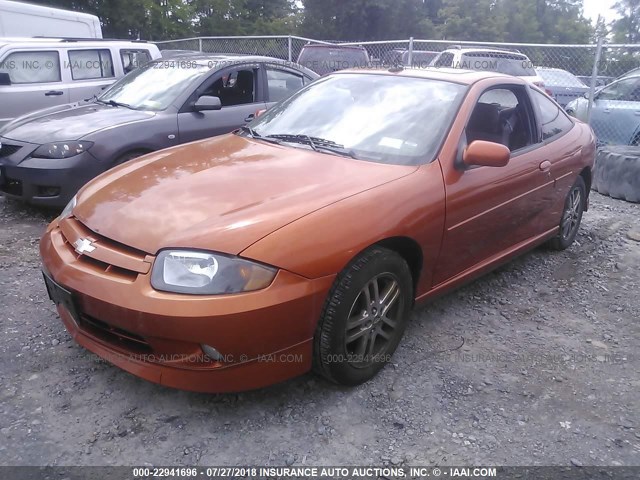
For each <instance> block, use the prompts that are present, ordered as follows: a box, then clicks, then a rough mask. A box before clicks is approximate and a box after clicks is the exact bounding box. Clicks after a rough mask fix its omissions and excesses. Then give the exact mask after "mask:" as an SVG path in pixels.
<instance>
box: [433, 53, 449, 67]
mask: <svg viewBox="0 0 640 480" xmlns="http://www.w3.org/2000/svg"><path fill="white" fill-rule="evenodd" d="M452 63H453V53H443V54H441V55H440V57H438V59H437V60H436V61H435V63H434V67H450V66H451V64H452Z"/></svg>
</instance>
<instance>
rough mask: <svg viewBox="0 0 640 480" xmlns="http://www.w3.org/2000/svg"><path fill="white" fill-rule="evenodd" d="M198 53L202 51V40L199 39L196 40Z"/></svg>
mask: <svg viewBox="0 0 640 480" xmlns="http://www.w3.org/2000/svg"><path fill="white" fill-rule="evenodd" d="M198 51H200V52H201V51H202V39H201V38H199V39H198Z"/></svg>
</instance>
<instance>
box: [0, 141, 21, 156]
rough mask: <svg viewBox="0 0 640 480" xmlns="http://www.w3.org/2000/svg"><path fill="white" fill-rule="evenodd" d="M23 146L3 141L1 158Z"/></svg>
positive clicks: (0, 148)
mask: <svg viewBox="0 0 640 480" xmlns="http://www.w3.org/2000/svg"><path fill="white" fill-rule="evenodd" d="M21 148H22V147H21V146H20V145H9V144H7V143H2V146H1V147H0V158H2V157H8V156H10V155H13V154H14V153H16V152H17V151H18V150H20V149H21Z"/></svg>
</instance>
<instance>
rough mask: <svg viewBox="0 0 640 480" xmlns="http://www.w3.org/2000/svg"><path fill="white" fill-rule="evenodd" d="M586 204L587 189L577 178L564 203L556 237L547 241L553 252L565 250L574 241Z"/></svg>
mask: <svg viewBox="0 0 640 480" xmlns="http://www.w3.org/2000/svg"><path fill="white" fill-rule="evenodd" d="M586 204H587V187H586V185H585V183H584V179H583V178H582V177H581V176H578V178H577V179H576V181H575V183H574V184H573V186H572V187H571V190H569V193H568V194H567V198H566V200H565V202H564V210H563V211H562V218H561V219H560V228H559V232H558V235H557V236H556V237H554V238H552V239H551V240H550V241H549V247H550V248H552V249H554V250H566V249H567V248H569V247H570V246H571V244H572V243H573V241H574V240H575V239H576V235H577V234H578V230H580V223H581V222H582V215H583V213H584V209H585V206H586Z"/></svg>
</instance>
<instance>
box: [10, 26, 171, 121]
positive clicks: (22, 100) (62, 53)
mask: <svg viewBox="0 0 640 480" xmlns="http://www.w3.org/2000/svg"><path fill="white" fill-rule="evenodd" d="M159 57H160V51H159V50H158V47H156V46H155V45H154V44H152V43H146V42H138V41H120V40H88V41H85V40H72V39H60V38H22V39H6V38H0V105H2V107H1V108H0V127H1V126H2V125H4V124H6V123H8V122H10V121H11V120H13V119H14V118H17V117H19V116H20V115H24V114H26V113H29V112H32V111H34V110H39V109H42V108H49V107H54V106H57V105H64V104H67V103H71V102H78V101H80V100H83V99H85V98H90V97H92V96H93V95H97V94H99V93H100V92H101V91H102V90H104V89H105V88H106V87H108V86H109V85H111V84H112V83H113V82H115V81H116V80H117V79H118V78H120V77H123V76H124V75H126V74H127V73H129V72H130V71H132V70H133V69H134V68H136V67H138V66H141V65H144V64H145V63H147V62H149V61H150V60H152V59H154V58H159Z"/></svg>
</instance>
